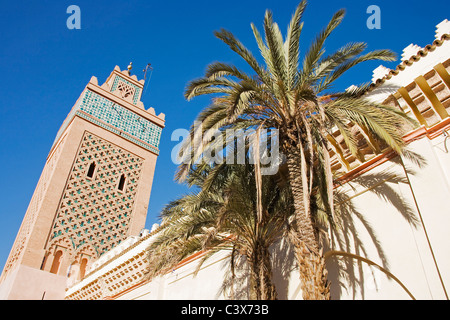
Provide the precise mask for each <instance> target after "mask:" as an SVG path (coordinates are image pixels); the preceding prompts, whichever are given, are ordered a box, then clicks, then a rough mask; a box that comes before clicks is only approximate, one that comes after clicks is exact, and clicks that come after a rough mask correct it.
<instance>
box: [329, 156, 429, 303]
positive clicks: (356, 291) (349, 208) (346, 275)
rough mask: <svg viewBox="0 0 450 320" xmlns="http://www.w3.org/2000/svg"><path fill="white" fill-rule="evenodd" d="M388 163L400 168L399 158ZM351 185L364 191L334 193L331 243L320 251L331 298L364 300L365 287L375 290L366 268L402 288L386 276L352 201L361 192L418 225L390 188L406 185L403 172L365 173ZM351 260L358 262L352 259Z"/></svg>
mask: <svg viewBox="0 0 450 320" xmlns="http://www.w3.org/2000/svg"><path fill="white" fill-rule="evenodd" d="M403 156H405V157H407V158H408V159H409V160H412V161H413V163H414V164H415V165H417V166H418V167H422V166H424V165H426V162H425V160H424V159H423V158H422V157H421V156H420V155H417V154H415V153H412V152H410V151H407V152H406V153H405V154H404V155H403ZM391 162H393V163H395V164H397V165H399V166H402V161H401V159H400V157H396V158H395V159H392V160H391ZM402 170H403V169H402ZM404 170H405V171H406V172H407V173H408V174H410V175H413V174H414V171H412V170H411V169H407V168H404ZM388 182H389V183H388ZM355 184H356V185H359V186H360V187H363V189H364V191H362V192H359V193H356V194H355V195H353V196H351V197H350V196H349V195H347V194H345V193H343V192H342V191H341V190H336V191H335V206H336V209H335V210H336V212H335V213H336V215H335V219H334V223H333V224H332V225H331V226H330V239H331V240H330V241H329V242H328V243H327V244H326V246H325V247H326V250H324V252H327V251H328V252H329V253H328V256H329V258H328V259H327V267H328V270H329V275H328V279H329V281H331V297H332V299H339V297H341V296H342V295H343V290H346V291H347V293H350V295H351V296H352V297H353V298H354V299H355V298H357V297H358V296H359V297H358V298H360V299H364V298H365V288H366V286H371V287H373V286H375V288H376V287H377V283H376V281H375V279H376V277H375V274H374V268H367V266H368V265H372V266H373V265H375V266H378V267H379V268H378V270H381V271H382V272H384V273H385V274H386V275H387V276H388V277H390V278H393V279H394V280H396V281H397V282H398V283H399V284H400V285H401V286H402V284H401V283H400V281H398V279H396V278H395V276H394V275H392V274H390V273H389V271H388V270H389V261H388V259H387V257H386V254H385V250H384V248H383V247H382V246H381V243H380V242H379V240H378V238H377V234H376V232H375V230H374V229H373V227H372V226H371V224H370V223H369V222H368V221H367V219H366V218H365V217H364V212H362V211H360V209H358V208H357V207H356V206H355V205H354V203H353V202H352V199H354V198H356V197H357V196H359V195H361V194H362V193H365V192H371V193H373V194H375V195H376V196H377V197H378V198H379V199H380V200H381V201H383V202H384V203H386V204H388V205H389V206H391V207H393V208H395V210H396V211H397V212H398V213H399V214H400V215H401V216H402V217H403V219H404V220H405V221H406V222H407V223H408V224H410V225H411V227H413V228H417V227H418V226H419V219H418V217H417V213H416V210H415V208H414V207H413V205H412V204H410V203H408V202H406V200H405V199H404V198H403V196H402V195H401V194H400V193H399V192H398V191H397V190H395V189H394V188H393V186H394V185H400V184H405V185H408V184H409V183H408V179H407V177H406V175H405V173H404V172H401V173H398V172H393V171H392V170H390V169H388V170H385V171H383V172H380V173H370V172H369V173H365V174H364V175H362V176H360V177H357V178H355V179H353V180H352V181H351V183H349V185H350V186H351V187H352V188H354V185H355ZM352 185H353V186H352ZM408 188H409V186H408ZM386 223H389V221H386ZM357 225H358V226H361V225H362V226H363V228H364V229H365V231H366V232H367V234H368V235H369V237H370V240H371V242H372V244H373V245H374V247H375V248H376V252H377V255H378V257H377V260H378V259H379V260H380V261H381V264H380V265H377V264H375V263H373V262H372V261H370V260H368V259H370V258H371V257H370V255H369V253H368V252H367V250H366V248H365V246H364V243H363V241H362V239H361V238H360V236H359V234H361V233H362V230H358V229H357V227H356V226H357ZM359 228H360V227H359ZM333 251H334V252H335V253H338V252H339V251H340V252H342V253H343V254H333ZM345 253H350V254H352V255H354V257H351V256H350V255H348V256H345ZM355 257H356V258H358V259H355ZM367 258H368V259H367ZM373 258H374V257H372V259H373ZM364 260H365V262H364ZM367 272H370V273H371V276H370V277H367V276H365V273H367ZM365 279H373V283H370V284H369V283H365ZM403 289H404V290H405V291H406V292H407V293H408V294H409V295H410V296H411V297H412V295H411V294H410V293H409V291H408V290H407V289H406V288H405V287H403Z"/></svg>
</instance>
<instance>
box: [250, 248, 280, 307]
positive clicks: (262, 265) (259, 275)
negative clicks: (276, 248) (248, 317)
mask: <svg viewBox="0 0 450 320" xmlns="http://www.w3.org/2000/svg"><path fill="white" fill-rule="evenodd" d="M271 263H272V262H271V259H270V252H269V249H268V248H265V247H264V246H262V245H257V246H256V248H255V249H254V251H253V252H252V254H251V257H250V282H251V289H252V292H251V298H252V299H255V300H276V299H277V293H276V289H275V285H274V283H273V280H272V266H271Z"/></svg>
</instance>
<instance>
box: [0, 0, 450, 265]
mask: <svg viewBox="0 0 450 320" xmlns="http://www.w3.org/2000/svg"><path fill="white" fill-rule="evenodd" d="M298 2H299V1H297V0H295V1H293V0H278V1H269V0H259V1H258V0H251V1H250V0H228V1H178V0H172V1H154V0H142V1H139V0H131V1H112V0H109V1H104V0H100V1H97V0H96V1H82V0H72V1H63V0H59V1H54V0H51V1H50V0H39V1H38V0H27V1H24V0H20V1H3V2H2V4H1V7H0V30H1V32H0V43H1V46H0V70H1V72H2V73H3V76H2V77H0V88H1V93H2V98H1V100H0V133H1V134H0V144H1V150H2V151H1V152H2V153H1V155H2V156H1V157H0V168H2V169H3V172H2V175H1V177H2V179H1V183H0V203H1V206H0V266H1V267H2V268H3V265H4V263H5V262H6V259H7V257H8V254H9V251H10V249H11V246H12V244H13V242H14V239H15V236H16V234H17V231H18V229H19V227H20V224H21V222H22V219H23V216H24V214H25V212H26V209H27V207H28V203H29V201H30V199H31V196H32V194H33V191H34V188H35V187H36V184H37V181H38V179H39V176H40V174H41V171H42V168H43V166H44V164H45V159H46V157H47V155H48V152H49V150H50V147H51V145H52V143H53V140H54V138H55V135H56V133H57V131H58V129H59V127H60V126H61V124H62V122H63V120H64V119H65V117H66V115H67V113H68V112H69V111H70V109H71V108H72V106H73V104H74V103H75V101H76V100H77V98H78V97H79V95H80V93H81V91H82V90H83V88H84V87H85V85H86V84H87V82H88V81H89V79H90V77H91V76H93V75H94V76H96V77H97V78H98V80H99V82H100V83H103V82H104V81H105V80H106V78H107V76H108V75H109V74H110V72H111V71H112V70H113V68H114V66H115V65H118V66H119V67H120V68H121V69H122V70H123V69H125V68H126V67H127V65H128V63H129V62H130V61H132V62H133V65H134V69H133V73H134V74H136V75H137V77H138V78H139V79H141V78H143V73H142V69H143V68H144V67H145V66H146V65H147V63H151V64H152V67H153V68H154V70H153V72H152V75H151V79H150V81H149V82H148V83H147V86H148V87H147V89H146V90H145V94H144V96H143V98H142V101H143V102H144V105H145V107H146V108H149V107H153V108H155V110H156V113H157V114H159V113H160V112H164V113H165V114H166V128H165V129H164V130H163V133H162V138H161V143H160V150H161V152H160V156H159V158H158V161H157V165H156V172H155V177H154V183H153V189H152V194H151V198H150V205H149V212H148V216H147V224H146V226H147V227H148V228H150V227H151V225H152V224H153V223H155V222H157V218H158V214H159V212H160V210H161V208H162V207H163V206H164V205H165V204H166V203H168V202H169V201H171V200H173V199H175V198H177V197H179V196H180V195H182V194H183V193H185V192H186V191H187V188H186V187H185V186H183V185H180V184H178V183H176V182H174V180H173V176H174V172H175V170H176V165H175V164H173V163H172V161H171V158H170V156H171V150H172V148H173V147H174V146H175V145H176V144H177V143H178V142H177V141H171V133H172V132H173V131H174V130H175V129H178V128H186V129H188V128H189V126H190V125H191V123H192V122H193V120H194V118H195V116H196V115H197V114H198V113H199V112H200V110H201V109H202V107H204V106H206V105H207V103H208V98H206V97H205V98H203V97H202V98H197V99H195V100H194V101H191V102H187V101H186V100H185V99H184V98H183V91H184V87H185V85H186V83H187V82H188V81H189V80H192V79H194V78H196V77H199V76H201V75H202V73H203V71H204V70H205V67H206V66H207V64H208V63H211V62H213V61H224V62H228V63H234V64H236V65H238V66H240V67H242V66H243V64H242V61H241V60H240V59H239V58H238V57H237V55H236V54H234V53H233V52H231V51H230V50H229V49H228V48H227V47H226V46H225V45H224V44H223V43H222V42H221V41H220V40H218V39H216V38H215V37H214V35H213V31H214V30H219V29H220V28H225V29H228V30H230V31H231V32H233V33H234V34H235V35H236V36H237V37H238V38H239V39H240V40H241V41H242V42H243V43H244V44H246V45H247V46H248V48H250V50H251V51H253V52H254V54H255V55H258V50H257V47H256V44H255V41H254V39H253V35H252V31H251V29H250V23H251V22H253V23H255V24H256V26H259V27H260V30H262V29H261V26H262V21H263V17H264V12H265V10H266V9H271V10H272V11H273V14H274V20H275V21H277V22H278V24H279V25H280V29H281V30H282V31H284V30H286V28H287V24H288V21H289V19H290V17H291V15H292V13H293V11H294V9H295V7H296V5H297V4H298ZM72 4H75V5H78V6H79V7H80V9H81V29H80V30H69V29H68V28H67V27H66V20H67V18H68V17H69V14H67V13H66V9H67V7H68V6H69V5H72ZM369 5H378V6H379V7H380V9H381V29H379V30H377V29H372V30H370V29H368V28H367V26H366V21H367V19H368V18H369V16H370V14H367V13H366V9H367V7H368V6H369ZM340 8H345V9H346V10H347V14H346V18H345V19H344V22H343V23H342V24H341V26H340V27H339V28H338V29H337V30H336V31H335V33H334V34H333V35H332V37H331V38H330V39H329V41H328V42H327V45H326V49H327V51H329V52H332V51H333V50H336V49H337V48H339V47H340V46H342V45H344V44H346V43H348V42H356V41H363V42H366V43H367V44H368V50H375V49H385V48H386V49H391V50H393V51H394V52H396V53H397V55H398V57H400V56H401V52H402V50H403V48H404V47H406V46H407V45H409V44H410V43H415V44H417V45H419V46H422V47H424V46H425V45H427V44H429V43H431V42H432V41H433V40H434V31H435V25H436V24H438V23H439V22H441V21H442V20H444V19H446V18H449V17H448V16H446V12H447V10H444V9H448V3H447V2H446V1H444V0H442V1H441V0H429V1H427V2H426V3H424V2H422V1H420V2H417V1H407V2H403V1H376V0H370V1H367V0H363V1H350V0H345V1H330V0H324V1H317V0H310V1H309V6H308V9H307V10H306V13H305V19H304V21H305V26H304V29H303V34H302V46H303V48H307V47H308V45H309V44H310V42H311V41H312V39H313V37H314V36H315V35H316V34H317V33H318V32H319V31H320V30H321V28H322V27H323V26H324V25H325V24H326V23H327V22H328V21H329V19H330V17H331V16H332V14H333V13H334V12H336V11H337V10H338V9H340ZM399 62H400V61H399V60H398V61H397V62H393V63H383V64H384V65H385V66H387V67H391V68H394V67H395V66H396V65H397V64H398V63H399ZM379 64H380V63H379V62H370V63H367V64H365V65H360V66H358V67H357V68H356V69H355V70H353V71H351V72H349V73H348V74H347V75H346V76H345V77H343V78H342V79H341V80H340V82H339V83H337V86H336V87H335V89H336V90H343V89H345V88H347V87H348V86H350V85H352V84H360V83H364V82H368V81H370V80H371V77H372V70H373V69H374V68H376V67H377V66H378V65H379Z"/></svg>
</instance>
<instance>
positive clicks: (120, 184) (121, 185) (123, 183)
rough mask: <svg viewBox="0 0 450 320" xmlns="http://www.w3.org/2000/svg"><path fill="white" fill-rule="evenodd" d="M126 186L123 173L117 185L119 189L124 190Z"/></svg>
mask: <svg viewBox="0 0 450 320" xmlns="http://www.w3.org/2000/svg"><path fill="white" fill-rule="evenodd" d="M124 188H125V175H124V174H122V175H121V176H120V179H119V185H118V186H117V189H119V191H123V190H124Z"/></svg>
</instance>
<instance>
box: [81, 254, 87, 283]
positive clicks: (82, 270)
mask: <svg viewBox="0 0 450 320" xmlns="http://www.w3.org/2000/svg"><path fill="white" fill-rule="evenodd" d="M87 262H88V260H87V259H86V258H84V259H83V260H81V265H80V275H79V280H81V279H83V278H84V275H85V274H86V265H87Z"/></svg>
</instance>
